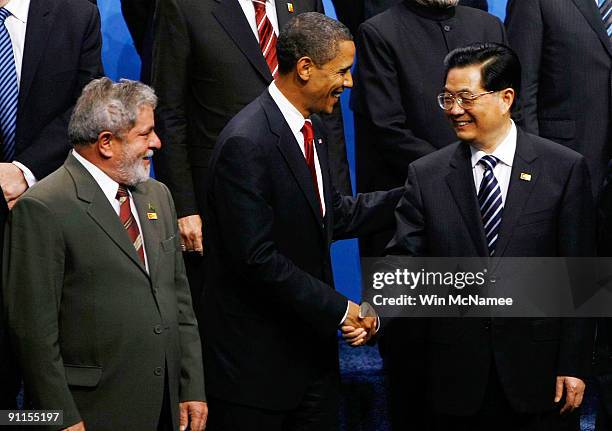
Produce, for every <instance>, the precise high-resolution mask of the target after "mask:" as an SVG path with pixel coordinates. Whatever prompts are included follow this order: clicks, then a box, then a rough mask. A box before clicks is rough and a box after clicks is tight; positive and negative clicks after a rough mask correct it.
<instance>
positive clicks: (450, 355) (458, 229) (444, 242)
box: [389, 43, 595, 431]
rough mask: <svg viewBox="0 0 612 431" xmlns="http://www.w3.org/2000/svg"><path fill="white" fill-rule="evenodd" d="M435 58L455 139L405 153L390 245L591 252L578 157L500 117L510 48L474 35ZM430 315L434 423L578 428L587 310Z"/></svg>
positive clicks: (516, 69)
mask: <svg viewBox="0 0 612 431" xmlns="http://www.w3.org/2000/svg"><path fill="white" fill-rule="evenodd" d="M445 63H446V67H447V74H446V84H445V87H444V90H443V92H442V94H440V96H439V97H438V101H439V104H440V107H441V108H442V109H443V110H444V111H445V112H446V115H447V116H448V118H449V119H450V121H451V122H452V125H453V128H454V130H455V133H456V134H457V137H458V138H459V139H460V142H458V143H456V144H453V145H449V146H447V147H445V148H443V149H441V150H439V151H437V152H435V153H433V154H430V155H427V156H425V157H423V158H421V159H419V160H417V161H415V162H413V163H412V164H411V165H410V167H409V169H408V179H407V182H406V193H405V195H404V197H403V198H402V199H401V201H400V204H399V205H398V208H397V209H396V220H397V230H396V233H395V236H394V237H393V239H392V241H391V242H390V244H389V249H390V251H391V252H393V253H398V254H406V255H411V256H438V257H445V256H450V257H472V256H474V257H478V256H482V257H488V256H495V257H504V256H508V257H511V256H516V257H531V256H534V257H535V256H593V255H594V253H595V250H594V248H595V241H594V240H595V235H594V208H593V202H592V194H591V189H590V179H589V174H588V170H587V166H586V161H585V159H584V157H583V156H581V155H580V154H578V153H576V152H574V151H572V150H570V149H568V148H565V147H563V146H561V145H558V144H555V143H553V142H551V141H548V140H546V139H543V138H539V137H537V136H534V135H531V134H528V133H526V132H524V131H522V130H521V129H519V128H517V127H516V126H515V125H514V123H513V121H512V120H511V114H510V113H511V109H512V106H513V104H514V103H515V101H516V100H517V97H518V95H519V92H520V88H521V85H520V82H521V66H520V63H519V60H518V57H517V56H516V54H515V53H514V52H513V51H511V50H510V49H509V48H507V47H505V46H503V45H498V44H492V43H483V44H474V45H470V46H467V47H465V48H459V49H457V50H454V51H452V52H451V53H450V54H449V55H448V56H447V58H446V60H445ZM493 276H494V274H493ZM430 325H431V326H430V328H429V338H428V346H427V347H428V353H429V361H428V364H429V365H428V368H429V370H428V373H427V374H428V385H427V389H428V390H429V399H430V402H431V406H432V408H433V411H434V428H435V429H438V430H445V431H446V430H449V429H454V430H470V431H473V430H492V429H495V430H512V431H516V430H544V429H547V430H548V429H550V430H553V429H554V430H559V429H574V430H578V429H579V420H578V419H579V417H578V414H577V411H574V412H573V413H570V412H571V411H572V410H575V409H576V408H577V407H579V405H580V404H581V401H582V396H583V392H584V388H585V384H584V377H585V374H586V370H587V368H588V364H589V362H590V358H591V347H592V337H593V332H592V330H591V329H590V326H589V324H588V322H586V321H580V320H576V319H559V318H549V319H536V318H524V319H503V318H487V319H484V318H482V319H480V318H466V319H449V318H438V319H432V320H431V323H430ZM401 341H402V340H401V338H398V339H396V340H395V342H401ZM560 411H561V412H562V415H560Z"/></svg>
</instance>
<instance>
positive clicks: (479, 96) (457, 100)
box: [436, 90, 499, 111]
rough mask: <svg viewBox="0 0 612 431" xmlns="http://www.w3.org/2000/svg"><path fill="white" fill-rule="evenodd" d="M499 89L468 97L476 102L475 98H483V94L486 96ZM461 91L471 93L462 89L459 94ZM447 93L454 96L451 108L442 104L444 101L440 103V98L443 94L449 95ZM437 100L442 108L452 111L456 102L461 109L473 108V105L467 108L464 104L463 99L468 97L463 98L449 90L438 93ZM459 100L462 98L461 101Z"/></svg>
mask: <svg viewBox="0 0 612 431" xmlns="http://www.w3.org/2000/svg"><path fill="white" fill-rule="evenodd" d="M498 91H499V90H491V91H485V92H483V93H480V94H474V95H473V96H472V97H469V98H467V100H469V101H470V102H474V101H475V100H477V99H479V98H481V97H482V96H486V95H487V94H493V93H497V92H498ZM460 93H469V92H468V91H460V92H459V93H457V94H460ZM447 94H449V95H450V97H452V98H453V104H452V105H451V107H450V108H448V109H446V108H445V107H444V106H442V103H440V98H441V97H442V96H445V95H447ZM436 100H437V102H438V106H439V107H440V109H442V110H443V111H450V110H452V109H453V106H455V103H456V104H457V105H458V106H459V107H460V108H461V109H467V110H469V109H470V108H471V107H467V108H466V107H465V106H463V100H466V99H464V98H463V97H461V96H457V95H455V94H452V93H449V92H448V91H445V92H443V93H440V94H438V96H437V97H436ZM459 100H461V102H460V101H459Z"/></svg>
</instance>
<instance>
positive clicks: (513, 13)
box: [506, 0, 544, 135]
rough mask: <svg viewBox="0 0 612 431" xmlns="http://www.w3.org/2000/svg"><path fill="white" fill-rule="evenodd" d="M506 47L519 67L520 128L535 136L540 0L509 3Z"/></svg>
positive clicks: (517, 0)
mask: <svg viewBox="0 0 612 431" xmlns="http://www.w3.org/2000/svg"><path fill="white" fill-rule="evenodd" d="M506 29H507V33H508V43H509V44H510V46H511V47H512V48H513V49H514V50H515V51H516V53H517V55H518V56H519V59H520V61H521V66H522V89H523V90H522V93H523V94H522V95H521V101H520V102H521V117H520V119H518V120H519V121H518V122H519V124H520V125H521V126H522V128H523V129H524V130H525V131H527V132H529V133H533V134H536V135H537V134H539V126H538V85H539V79H540V65H541V62H542V46H543V44H544V34H543V33H544V22H543V19H542V11H541V10H540V0H510V1H509V2H508V7H507V12H506Z"/></svg>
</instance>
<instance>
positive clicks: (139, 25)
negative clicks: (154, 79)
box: [121, 0, 156, 84]
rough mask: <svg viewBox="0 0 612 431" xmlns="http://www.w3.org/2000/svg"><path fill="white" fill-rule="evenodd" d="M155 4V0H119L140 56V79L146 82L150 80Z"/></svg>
mask: <svg viewBox="0 0 612 431" xmlns="http://www.w3.org/2000/svg"><path fill="white" fill-rule="evenodd" d="M155 6H156V0H121V13H122V14H123V18H124V19H125V24H126V25H127V28H128V30H129V31H130V35H131V36H132V40H133V41H134V47H135V48H136V51H137V52H138V55H139V56H140V64H141V67H140V80H141V81H142V82H145V83H147V84H148V83H150V82H151V60H152V56H153V16H154V13H155Z"/></svg>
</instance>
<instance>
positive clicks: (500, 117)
mask: <svg viewBox="0 0 612 431" xmlns="http://www.w3.org/2000/svg"><path fill="white" fill-rule="evenodd" d="M481 68H482V66H481V65H473V66H466V67H457V68H453V69H450V70H449V71H448V75H447V77H446V85H445V87H444V91H446V92H448V93H451V94H453V95H457V94H458V93H461V94H462V95H464V94H465V93H470V94H472V95H478V94H481V93H485V92H487V90H486V89H484V88H483V87H482V79H481ZM513 100H514V91H513V90H512V89H505V90H502V91H499V92H494V93H491V94H486V95H483V96H481V97H479V98H478V99H477V100H476V101H475V103H474V104H473V106H472V107H470V109H464V108H462V107H460V106H459V104H457V103H456V102H455V103H454V105H453V107H452V109H450V110H448V111H445V112H446V116H447V117H448V119H449V120H450V121H451V123H452V126H453V128H454V130H455V133H456V134H457V137H458V138H459V139H460V140H461V141H464V142H468V143H470V144H472V145H474V146H475V147H476V148H479V149H483V150H484V149H494V148H495V147H496V146H497V145H499V143H501V140H502V139H503V137H504V136H505V135H506V133H507V130H508V127H510V107H511V106H512V102H513Z"/></svg>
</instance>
